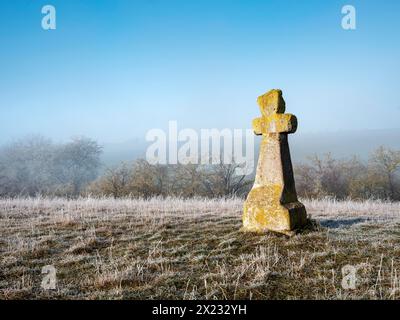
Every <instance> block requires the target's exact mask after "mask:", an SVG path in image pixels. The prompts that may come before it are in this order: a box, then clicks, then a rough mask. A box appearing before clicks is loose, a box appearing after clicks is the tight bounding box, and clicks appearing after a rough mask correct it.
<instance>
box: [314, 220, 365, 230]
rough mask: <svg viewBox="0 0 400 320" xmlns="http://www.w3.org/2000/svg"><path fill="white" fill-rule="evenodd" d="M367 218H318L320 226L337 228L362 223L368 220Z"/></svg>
mask: <svg viewBox="0 0 400 320" xmlns="http://www.w3.org/2000/svg"><path fill="white" fill-rule="evenodd" d="M368 220H369V219H368V218H352V219H325V220H320V221H319V223H320V224H321V226H322V227H325V228H329V229H338V228H345V227H350V226H352V225H354V224H358V223H363V222H366V221H368Z"/></svg>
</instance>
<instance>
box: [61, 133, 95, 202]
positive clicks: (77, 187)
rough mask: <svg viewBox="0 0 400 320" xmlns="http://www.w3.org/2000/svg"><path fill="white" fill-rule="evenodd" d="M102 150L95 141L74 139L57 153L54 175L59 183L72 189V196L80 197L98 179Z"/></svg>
mask: <svg viewBox="0 0 400 320" xmlns="http://www.w3.org/2000/svg"><path fill="white" fill-rule="evenodd" d="M101 150H102V148H101V147H100V146H99V145H98V144H97V142H96V141H94V140H91V139H89V138H74V139H73V140H72V142H70V143H67V144H65V145H62V146H60V147H59V148H58V150H57V151H56V154H55V156H54V168H53V170H54V171H53V172H54V175H55V176H56V177H57V179H58V181H59V183H61V184H62V185H68V186H70V187H71V193H72V195H79V193H80V192H81V190H82V188H83V186H85V185H86V184H88V183H90V182H91V181H93V180H95V179H96V178H97V175H98V171H99V168H100V155H101Z"/></svg>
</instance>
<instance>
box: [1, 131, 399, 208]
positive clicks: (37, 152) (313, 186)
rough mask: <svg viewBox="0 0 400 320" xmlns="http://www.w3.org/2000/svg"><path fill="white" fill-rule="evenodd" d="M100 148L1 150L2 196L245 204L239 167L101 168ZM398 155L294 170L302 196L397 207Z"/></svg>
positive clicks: (312, 160)
mask: <svg viewBox="0 0 400 320" xmlns="http://www.w3.org/2000/svg"><path fill="white" fill-rule="evenodd" d="M101 155H102V148H101V146H100V145H99V144H98V143H97V142H96V141H94V140H91V139H88V138H84V137H80V138H74V139H72V140H71V141H70V142H68V143H63V144H55V143H53V142H52V141H51V140H49V139H46V138H43V137H30V138H27V139H23V140H20V141H16V142H14V143H10V144H8V145H6V146H3V147H2V148H0V196H1V197H17V196H37V195H48V196H63V197H77V196H80V195H92V196H108V197H114V198H120V197H142V198H149V197H153V196H161V197H166V196H179V197H184V198H189V197H195V196H199V197H231V196H239V197H245V196H246V195H247V193H248V192H249V190H250V188H251V186H252V184H253V181H254V175H252V176H244V175H237V174H236V172H235V171H236V169H237V168H239V167H240V166H239V165H238V164H235V163H233V164H218V165H195V164H188V165H153V164H150V163H149V162H147V161H146V160H143V159H138V160H136V161H133V162H131V163H128V162H122V163H121V164H120V165H118V166H115V167H112V168H105V167H104V166H102V164H101ZM399 169H400V151H397V150H392V149H389V148H385V147H379V148H378V149H376V150H375V151H374V152H372V153H371V155H370V157H369V159H368V160H367V161H363V160H361V159H359V158H358V157H356V156H354V157H350V158H346V159H336V158H334V157H333V156H332V155H331V154H326V155H324V156H318V155H313V156H310V157H309V158H308V159H307V161H305V162H303V163H300V164H296V165H294V172H295V180H296V189H297V193H298V195H299V196H300V197H303V198H322V197H327V196H328V197H335V198H337V199H346V198H351V199H371V198H373V199H387V200H396V201H397V200H400V177H399V171H400V170H399Z"/></svg>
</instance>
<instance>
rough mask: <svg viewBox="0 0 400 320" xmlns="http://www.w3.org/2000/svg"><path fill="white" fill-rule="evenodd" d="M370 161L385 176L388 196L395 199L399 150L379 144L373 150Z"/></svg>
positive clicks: (399, 164) (399, 165)
mask: <svg viewBox="0 0 400 320" xmlns="http://www.w3.org/2000/svg"><path fill="white" fill-rule="evenodd" d="M370 161H371V163H372V165H373V166H375V168H376V169H377V170H378V171H379V172H381V173H382V174H383V175H384V176H385V177H386V180H387V189H388V196H389V198H390V199H396V198H397V190H396V185H395V178H396V176H395V175H396V172H397V171H398V170H399V168H400V151H397V150H392V149H389V148H385V147H383V146H380V147H379V148H378V149H376V150H375V151H374V153H373V154H372V156H371V158H370Z"/></svg>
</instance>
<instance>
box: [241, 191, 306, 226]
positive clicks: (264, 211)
mask: <svg viewBox="0 0 400 320" xmlns="http://www.w3.org/2000/svg"><path fill="white" fill-rule="evenodd" d="M266 189H268V187H259V188H254V189H252V190H251V191H250V193H249V195H248V197H247V200H246V202H245V204H244V210H243V230H244V231H250V232H265V231H275V232H279V233H284V234H288V233H291V232H292V231H293V230H296V229H301V228H302V227H304V226H305V225H306V223H307V213H306V209H305V207H304V205H303V204H302V203H301V202H299V201H293V202H289V203H285V204H281V203H280V202H276V201H273V198H275V193H276V192H274V190H266ZM271 191H272V192H271ZM268 195H271V197H269V196H268ZM275 199H276V198H275ZM271 200H272V201H271Z"/></svg>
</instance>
